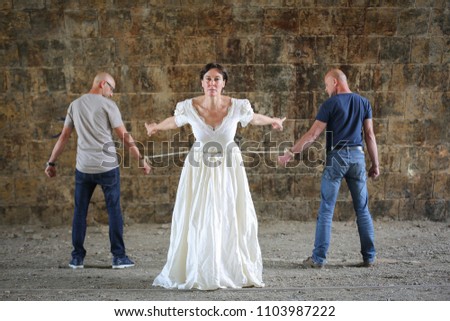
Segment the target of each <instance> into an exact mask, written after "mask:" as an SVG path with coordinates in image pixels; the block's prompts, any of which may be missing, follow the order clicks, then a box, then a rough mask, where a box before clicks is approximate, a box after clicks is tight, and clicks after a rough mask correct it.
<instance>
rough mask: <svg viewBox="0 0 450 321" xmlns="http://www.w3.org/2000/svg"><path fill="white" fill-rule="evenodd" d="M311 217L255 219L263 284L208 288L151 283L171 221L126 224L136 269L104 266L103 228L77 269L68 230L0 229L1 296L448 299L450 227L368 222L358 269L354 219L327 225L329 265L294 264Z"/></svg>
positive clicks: (107, 258)
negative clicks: (367, 248)
mask: <svg viewBox="0 0 450 321" xmlns="http://www.w3.org/2000/svg"><path fill="white" fill-rule="evenodd" d="M314 227H315V223H314V222H307V223H305V222H295V221H278V222H260V223H259V240H260V244H261V250H262V254H263V260H264V272H263V278H264V282H265V284H266V286H265V287H264V288H248V289H239V290H231V289H225V290H215V291H198V290H193V291H186V290H184V291H178V290H165V289H161V288H155V287H153V286H152V281H153V279H154V277H155V276H156V275H157V274H158V273H159V272H160V270H161V269H162V267H163V265H164V263H165V258H166V253H167V247H168V244H169V236H170V225H168V224H165V225H158V224H149V225H132V226H126V227H125V242H126V246H127V250H128V255H129V256H130V258H132V259H133V260H135V262H136V266H135V267H133V268H129V269H123V270H116V269H114V270H113V269H112V268H111V265H110V264H111V255H110V253H109V239H108V228H107V227H106V226H90V227H88V234H87V235H88V237H87V241H86V244H85V245H86V249H87V251H88V254H87V256H86V259H85V262H84V263H85V268H84V269H80V270H72V269H70V268H69V267H68V263H69V260H70V251H71V241H70V240H71V235H70V227H69V226H67V227H59V228H42V227H39V226H16V227H8V226H1V227H0V245H1V247H0V253H1V258H0V271H1V272H0V300H1V301H16V300H26V301H28V300H37V301H39V300H45V301H68V300H75V301H103V300H120V301H122V300H123V301H142V300H145V301H165V300H167V301H169V300H170V301H180V300H182V301H190V300H195V301H209V300H221V301H229V300H233V301H235V300H242V301H254V300H256V301H281V300H282V301H291V300H301V301H318V300H327V301H328V300H329V301H356V300H364V301H379V300H399V301H413V300H421V301H422V300H424V301H447V300H450V233H449V229H450V225H449V224H448V223H442V222H441V223H437V222H429V221H414V222H411V221H408V222H398V221H395V222H375V232H376V245H377V250H378V260H377V264H376V266H375V267H371V268H358V267H355V266H354V265H355V264H357V263H358V262H360V255H359V239H358V233H357V229H356V225H355V223H354V222H335V223H334V225H333V239H332V245H331V248H330V251H329V257H328V261H329V264H328V265H327V266H326V268H324V269H321V270H311V269H302V268H301V267H300V263H301V261H302V260H303V259H304V258H306V257H307V256H308V255H310V252H311V247H312V244H313V236H314Z"/></svg>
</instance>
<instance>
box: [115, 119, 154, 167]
mask: <svg viewBox="0 0 450 321" xmlns="http://www.w3.org/2000/svg"><path fill="white" fill-rule="evenodd" d="M114 131H115V133H116V135H117V136H118V137H119V139H120V140H121V141H122V142H123V143H124V144H125V147H126V148H128V150H129V151H130V154H131V156H133V157H134V158H135V159H137V160H139V167H142V169H143V170H144V174H145V175H147V174H148V173H150V171H151V167H150V165H149V164H147V162H146V161H145V160H144V157H143V156H142V155H141V152H140V151H139V148H137V146H136V143H135V142H134V139H133V137H132V136H131V134H130V133H128V131H127V129H126V128H125V126H124V125H122V126H119V127H116V128H114Z"/></svg>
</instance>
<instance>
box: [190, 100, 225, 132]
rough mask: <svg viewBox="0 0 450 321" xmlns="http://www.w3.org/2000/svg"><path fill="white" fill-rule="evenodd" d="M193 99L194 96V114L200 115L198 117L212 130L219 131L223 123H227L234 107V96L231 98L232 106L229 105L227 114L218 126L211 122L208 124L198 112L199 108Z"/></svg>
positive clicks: (192, 105) (192, 106)
mask: <svg viewBox="0 0 450 321" xmlns="http://www.w3.org/2000/svg"><path fill="white" fill-rule="evenodd" d="M192 100H193V98H191V99H190V103H191V108H192V109H193V111H194V114H195V115H196V116H197V117H198V119H199V120H200V122H201V123H202V124H204V125H205V126H206V127H207V128H209V129H211V130H212V131H217V130H218V129H219V128H220V127H222V125H223V124H224V123H225V120H226V119H227V118H229V117H230V115H231V110H232V109H233V108H234V98H231V106H230V107H228V110H227V114H226V115H225V117H223V118H222V121H221V122H220V124H219V125H217V126H216V127H213V126H211V125H210V124H208V123H207V122H206V121H205V118H203V117H202V116H200V114H199V113H198V110H197V108H195V107H194V104H193V103H192Z"/></svg>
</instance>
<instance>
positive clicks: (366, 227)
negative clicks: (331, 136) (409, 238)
mask: <svg viewBox="0 0 450 321" xmlns="http://www.w3.org/2000/svg"><path fill="white" fill-rule="evenodd" d="M344 178H345V180H346V181H347V186H348V188H349V190H350V193H351V195H352V200H353V208H354V209H355V213H356V223H357V225H358V232H359V238H360V241H361V254H362V257H363V260H364V261H365V262H373V261H374V260H375V255H376V251H375V244H374V238H375V236H374V228H373V222H372V216H371V215H370V212H369V206H368V205H369V194H368V192H367V185H366V180H367V176H366V163H365V159H364V152H363V151H360V150H345V149H344V150H339V151H332V152H329V153H328V154H327V161H326V167H325V169H324V171H323V174H322V184H321V190H320V196H321V200H320V208H319V215H318V217H317V225H316V238H315V242H314V250H313V252H312V259H313V261H314V262H317V263H320V264H325V263H326V256H327V251H328V247H329V246H330V240H331V225H332V220H333V213H334V207H335V204H336V200H337V197H338V192H339V188H340V186H341V181H342V179H344Z"/></svg>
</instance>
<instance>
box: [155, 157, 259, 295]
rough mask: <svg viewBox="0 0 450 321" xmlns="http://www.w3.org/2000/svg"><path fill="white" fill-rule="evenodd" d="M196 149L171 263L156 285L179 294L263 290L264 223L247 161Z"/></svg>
mask: <svg viewBox="0 0 450 321" xmlns="http://www.w3.org/2000/svg"><path fill="white" fill-rule="evenodd" d="M202 157H204V156H203V154H202V153H199V152H195V151H194V150H192V151H191V152H190V153H189V155H188V159H189V160H186V162H185V165H184V168H183V170H182V173H181V177H180V182H179V185H178V191H177V197H176V201H175V207H174V211H173V216H172V227H171V237H170V247H169V250H168V255H167V262H166V264H165V266H164V268H163V270H162V272H161V273H160V274H159V275H158V276H157V277H156V279H155V280H154V282H153V285H155V286H162V287H165V288H177V289H192V288H196V289H200V290H212V289H218V288H241V287H250V286H256V287H263V286H264V283H263V282H262V258H261V251H260V247H259V242H258V224H257V217H256V213H255V208H254V205H253V201H252V197H251V194H250V189H249V185H248V180H247V175H246V172H245V167H244V166H243V162H242V156H241V153H240V151H239V150H238V149H234V151H233V152H232V153H230V154H229V155H228V156H227V157H226V158H225V157H208V161H212V162H213V163H209V164H206V163H205V161H204V158H202Z"/></svg>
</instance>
